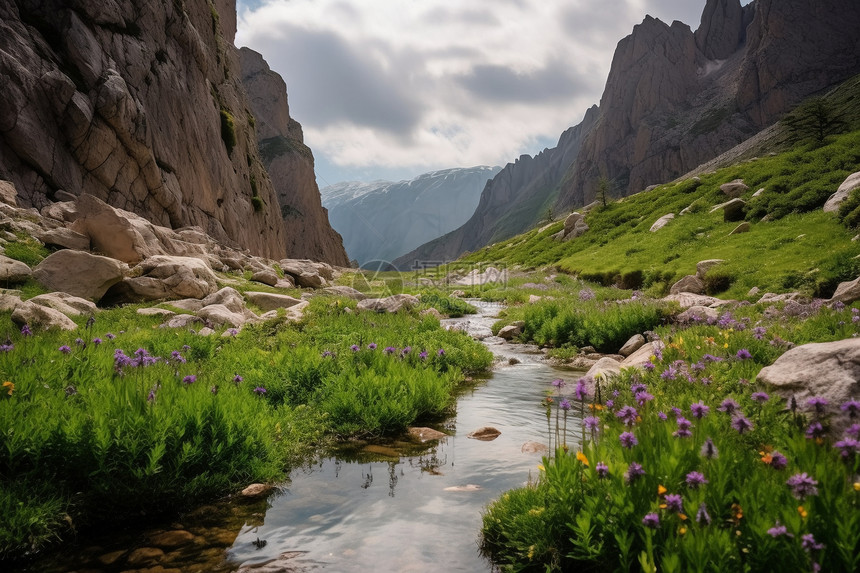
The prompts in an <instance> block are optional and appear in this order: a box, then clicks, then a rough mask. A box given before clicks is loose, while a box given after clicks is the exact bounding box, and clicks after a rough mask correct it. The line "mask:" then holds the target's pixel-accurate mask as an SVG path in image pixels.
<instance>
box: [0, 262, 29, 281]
mask: <svg viewBox="0 0 860 573" xmlns="http://www.w3.org/2000/svg"><path fill="white" fill-rule="evenodd" d="M31 276H33V271H31V270H30V267H28V266H27V265H26V263H22V262H21V261H16V260H15V259H10V258H9V257H6V256H3V255H0V284H3V285H6V284H8V283H22V282H24V281H26V280H27V279H28V278H30V277H31Z"/></svg>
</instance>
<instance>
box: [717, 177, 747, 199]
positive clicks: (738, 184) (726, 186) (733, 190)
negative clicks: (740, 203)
mask: <svg viewBox="0 0 860 573" xmlns="http://www.w3.org/2000/svg"><path fill="white" fill-rule="evenodd" d="M749 190H750V188H749V187H748V186H747V184H746V183H744V180H743V179H735V180H734V181H729V182H728V183H723V184H722V185H720V191H722V192H723V193H724V194H725V195H726V197H730V198H732V199H734V198H736V197H740V196H741V195H743V194H744V193H746V192H747V191H749Z"/></svg>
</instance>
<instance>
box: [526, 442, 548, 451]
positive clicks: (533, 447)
mask: <svg viewBox="0 0 860 573" xmlns="http://www.w3.org/2000/svg"><path fill="white" fill-rule="evenodd" d="M520 451H521V452H522V453H524V454H545V453H547V452H548V451H549V448H547V447H546V444H541V443H538V442H526V443H524V444H523V445H522V447H521V448H520Z"/></svg>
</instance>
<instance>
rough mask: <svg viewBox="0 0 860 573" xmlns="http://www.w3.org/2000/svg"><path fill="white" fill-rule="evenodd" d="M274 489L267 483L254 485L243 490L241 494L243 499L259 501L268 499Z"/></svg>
mask: <svg viewBox="0 0 860 573" xmlns="http://www.w3.org/2000/svg"><path fill="white" fill-rule="evenodd" d="M273 489H274V488H273V487H272V486H271V485H269V484H265V483H252V484H251V485H249V486H248V487H246V488H245V489H243V490H242V492H241V493H240V494H239V495H240V496H241V497H244V498H246V499H258V498H261V497H266V496H267V495H269V493H271V491H272V490H273Z"/></svg>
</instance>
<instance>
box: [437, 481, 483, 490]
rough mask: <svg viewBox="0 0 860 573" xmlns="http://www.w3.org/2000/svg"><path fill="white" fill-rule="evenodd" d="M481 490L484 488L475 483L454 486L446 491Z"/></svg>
mask: <svg viewBox="0 0 860 573" xmlns="http://www.w3.org/2000/svg"><path fill="white" fill-rule="evenodd" d="M481 489H484V488H482V487H481V486H479V485H475V484H473V483H467V484H466V485H452V486H451V487H446V488H445V490H444V491H478V490H481Z"/></svg>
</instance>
